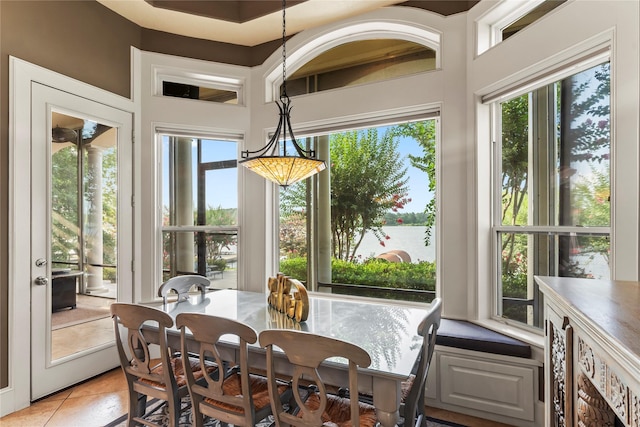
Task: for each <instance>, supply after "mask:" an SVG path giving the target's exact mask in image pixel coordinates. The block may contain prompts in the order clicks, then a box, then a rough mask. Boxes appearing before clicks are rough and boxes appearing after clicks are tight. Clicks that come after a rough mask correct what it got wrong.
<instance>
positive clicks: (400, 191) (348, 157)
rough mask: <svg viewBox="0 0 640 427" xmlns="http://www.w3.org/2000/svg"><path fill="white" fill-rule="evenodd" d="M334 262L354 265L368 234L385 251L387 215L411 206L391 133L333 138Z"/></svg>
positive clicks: (404, 172)
mask: <svg viewBox="0 0 640 427" xmlns="http://www.w3.org/2000/svg"><path fill="white" fill-rule="evenodd" d="M329 142H330V153H331V233H332V253H333V256H334V258H336V259H341V260H351V259H353V258H354V255H355V253H356V251H357V250H358V247H359V246H360V243H361V242H362V239H363V237H364V235H365V233H366V232H367V231H368V230H371V231H373V233H374V234H375V235H376V237H377V238H378V240H379V241H380V244H381V245H383V246H384V240H385V239H386V238H387V236H386V234H385V233H384V231H383V230H382V226H383V225H384V215H385V213H386V212H388V211H393V212H397V211H398V209H402V208H403V207H404V205H405V204H406V203H407V200H408V199H407V193H408V188H407V180H408V178H407V177H406V175H407V168H406V167H404V162H403V159H402V157H401V155H400V153H399V152H398V141H397V139H396V138H394V136H393V134H392V132H390V131H387V132H385V133H384V134H383V135H382V136H379V135H378V130H377V129H368V130H365V131H349V132H344V133H340V134H334V135H331V137H330V141H329Z"/></svg>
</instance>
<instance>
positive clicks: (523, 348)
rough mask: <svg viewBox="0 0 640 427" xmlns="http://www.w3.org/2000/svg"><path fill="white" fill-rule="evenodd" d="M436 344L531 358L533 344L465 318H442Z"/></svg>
mask: <svg viewBox="0 0 640 427" xmlns="http://www.w3.org/2000/svg"><path fill="white" fill-rule="evenodd" d="M436 344H437V345H442V346H445V347H455V348H460V349H465V350H472V351H479V352H483V353H493V354H499V355H503V356H513V357H523V358H527V359H528V358H531V346H530V345H529V344H527V343H525V342H523V341H520V340H517V339H515V338H511V337H509V336H506V335H503V334H501V333H498V332H495V331H492V330H490V329H487V328H485V327H482V326H479V325H476V324H474V323H471V322H467V321H465V320H454V319H442V321H441V323H440V328H439V329H438V337H437V338H436Z"/></svg>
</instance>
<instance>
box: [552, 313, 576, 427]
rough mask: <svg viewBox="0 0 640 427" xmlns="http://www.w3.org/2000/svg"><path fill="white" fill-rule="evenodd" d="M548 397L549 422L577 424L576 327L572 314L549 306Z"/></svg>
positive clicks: (565, 426)
mask: <svg viewBox="0 0 640 427" xmlns="http://www.w3.org/2000/svg"><path fill="white" fill-rule="evenodd" d="M546 314H547V319H546V334H547V345H546V346H545V348H546V353H547V354H546V357H545V359H546V360H545V362H546V365H547V369H546V372H547V375H546V378H545V382H546V384H547V393H546V398H547V401H548V402H549V403H548V404H547V411H548V413H547V419H548V421H549V422H548V423H547V425H549V426H555V427H571V426H573V405H572V400H573V363H572V360H573V354H572V353H573V328H572V327H571V325H570V324H569V318H568V317H566V316H560V315H559V314H557V313H556V312H555V311H553V310H552V309H551V308H550V307H547V313H546Z"/></svg>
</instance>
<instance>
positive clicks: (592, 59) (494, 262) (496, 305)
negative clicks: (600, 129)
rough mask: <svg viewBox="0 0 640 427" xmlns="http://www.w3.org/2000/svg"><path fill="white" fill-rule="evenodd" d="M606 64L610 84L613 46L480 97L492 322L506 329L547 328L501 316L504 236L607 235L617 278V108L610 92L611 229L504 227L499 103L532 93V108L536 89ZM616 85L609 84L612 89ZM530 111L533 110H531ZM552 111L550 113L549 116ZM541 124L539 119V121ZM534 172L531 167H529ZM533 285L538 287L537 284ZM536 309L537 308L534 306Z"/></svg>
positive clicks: (539, 331)
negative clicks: (487, 152)
mask: <svg viewBox="0 0 640 427" xmlns="http://www.w3.org/2000/svg"><path fill="white" fill-rule="evenodd" d="M605 63H609V65H610V67H611V68H610V76H609V79H610V82H611V81H612V80H613V69H612V68H613V67H612V60H611V57H610V47H609V46H608V45H606V46H602V45H599V46H596V47H594V48H592V49H590V50H588V51H587V52H583V54H582V55H578V56H577V57H574V58H572V59H571V61H569V62H568V63H567V61H565V62H564V63H560V64H557V66H556V67H554V68H551V70H550V71H549V72H547V73H545V74H546V75H543V76H541V77H538V78H536V77H534V76H529V77H528V78H526V79H524V80H521V81H519V82H515V83H514V84H512V85H510V86H506V87H505V88H503V89H497V90H494V91H493V93H489V94H486V95H484V96H482V97H481V101H482V103H483V104H485V105H488V107H489V120H490V132H491V141H493V143H492V154H491V162H492V163H491V168H490V169H491V224H490V233H491V239H490V240H491V283H492V286H491V305H490V310H491V311H490V319H491V320H494V321H498V322H500V323H503V324H505V325H507V326H513V327H515V328H519V329H522V330H526V331H529V332H532V333H533V334H538V335H542V334H543V332H544V327H543V325H542V324H541V325H540V326H539V327H536V326H534V325H528V324H526V323H522V322H520V321H515V320H510V319H506V318H504V317H502V316H501V313H502V311H503V306H502V305H503V304H502V275H501V262H502V260H501V255H500V253H501V251H500V246H501V235H502V234H505V233H514V234H522V235H529V236H535V235H539V234H548V235H549V236H555V237H556V238H557V237H559V236H566V235H569V236H600V237H603V236H608V237H609V241H610V252H611V256H610V257H611V261H610V273H611V276H612V277H613V275H614V268H613V265H614V257H613V232H614V225H613V221H614V214H613V207H614V196H613V194H614V191H613V177H614V165H613V155H612V154H613V153H614V136H613V122H614V108H613V97H612V94H611V92H610V94H609V97H610V115H609V119H610V123H611V129H612V130H611V135H610V140H609V143H610V147H609V152H610V155H611V160H610V162H611V163H610V172H609V176H610V195H611V196H610V198H611V204H610V223H609V226H587V227H584V226H567V225H516V226H512V225H503V224H501V217H500V213H501V210H502V197H501V196H502V178H501V172H502V168H501V166H500V165H501V164H502V153H501V147H502V143H501V140H502V126H501V124H502V111H501V108H500V104H501V103H502V102H504V101H508V100H512V99H515V98H517V97H518V96H522V95H525V94H529V98H530V100H529V102H530V105H531V98H532V96H531V93H533V92H535V91H536V90H539V89H542V88H544V87H546V86H549V85H551V84H553V83H556V82H559V81H560V80H562V79H564V78H567V77H570V76H573V75H576V74H579V73H581V72H583V71H585V70H588V69H590V68H593V67H595V66H598V65H602V64H605ZM612 86H613V85H610V87H612ZM530 108H531V107H530ZM536 114H537V112H534V111H530V112H529V128H530V129H533V131H530V132H529V137H530V138H532V137H533V138H534V139H535V138H536V135H537V134H538V133H539V131H540V130H539V129H538V126H536V125H535V124H533V122H532V117H535V116H536ZM548 115H549V112H548V111H547V116H548ZM537 122H538V123H539V122H540V120H538V121H537ZM530 171H531V168H530ZM529 275H531V278H530V280H532V281H533V276H534V275H533V274H529ZM534 286H536V285H535V284H534ZM534 307H535V306H534Z"/></svg>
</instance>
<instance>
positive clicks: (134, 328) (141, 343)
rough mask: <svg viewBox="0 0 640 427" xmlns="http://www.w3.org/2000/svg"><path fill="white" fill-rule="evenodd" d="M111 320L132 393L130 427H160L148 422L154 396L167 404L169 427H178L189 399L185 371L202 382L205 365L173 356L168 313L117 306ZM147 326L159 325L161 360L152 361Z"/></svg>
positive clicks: (135, 305)
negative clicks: (184, 402) (150, 399)
mask: <svg viewBox="0 0 640 427" xmlns="http://www.w3.org/2000/svg"><path fill="white" fill-rule="evenodd" d="M111 316H112V317H113V322H114V330H115V335H116V346H117V348H118V355H119V357H120V364H121V366H122V370H123V371H124V374H125V378H126V381H127V387H128V389H129V415H128V420H127V425H128V426H130V427H132V426H134V425H137V423H141V424H144V425H148V426H156V425H158V424H154V423H153V422H150V421H149V420H147V419H145V412H146V406H147V396H151V397H154V398H157V399H162V400H165V401H166V402H167V406H168V413H169V420H168V421H169V426H170V427H177V426H178V420H179V418H180V412H181V399H182V397H184V396H187V395H188V388H187V381H186V376H185V372H184V369H185V367H186V369H187V370H188V373H189V376H190V377H191V378H198V379H199V378H202V377H203V371H202V369H203V367H202V365H201V364H199V363H197V361H196V360H192V359H191V358H189V357H186V358H183V357H181V356H180V355H172V354H170V351H169V349H168V347H167V332H166V329H167V328H170V327H172V326H173V319H172V318H171V316H169V315H168V314H166V313H165V312H163V311H161V310H158V309H156V308H153V307H146V306H143V305H138V304H127V303H113V304H111ZM145 323H146V324H152V325H157V333H158V335H159V340H158V341H156V342H159V349H160V351H159V355H158V358H152V353H153V349H152V348H150V347H149V344H148V342H149V339H148V337H145V333H143V331H142V329H141V328H142V325H143V324H145ZM120 327H123V328H124V329H126V331H127V334H126V335H127V336H126V337H122V336H121V333H120ZM184 354H186V353H184ZM183 360H184V362H185V363H184V364H183ZM205 369H206V371H207V372H213V371H215V370H216V366H215V365H213V364H209V365H207V366H206V368H205Z"/></svg>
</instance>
